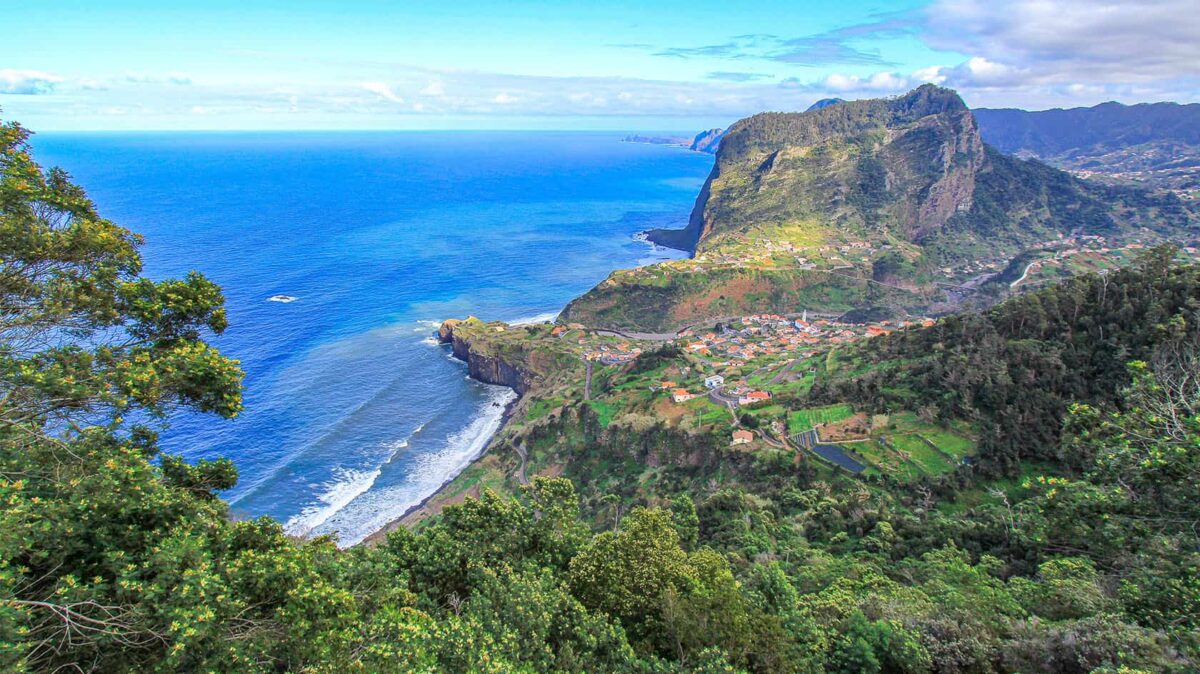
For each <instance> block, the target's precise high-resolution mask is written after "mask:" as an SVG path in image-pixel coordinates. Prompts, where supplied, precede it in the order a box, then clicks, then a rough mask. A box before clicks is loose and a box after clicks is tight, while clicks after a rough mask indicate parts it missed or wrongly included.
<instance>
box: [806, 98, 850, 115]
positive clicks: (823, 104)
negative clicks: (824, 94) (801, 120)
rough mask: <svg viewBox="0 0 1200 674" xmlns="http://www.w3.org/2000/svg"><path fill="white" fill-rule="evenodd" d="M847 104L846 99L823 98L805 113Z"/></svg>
mask: <svg viewBox="0 0 1200 674" xmlns="http://www.w3.org/2000/svg"><path fill="white" fill-rule="evenodd" d="M845 102H846V101H845V99H841V98H822V99H821V100H819V101H817V102H816V103H813V104H812V105H810V106H808V109H807V110H805V112H812V111H813V110H820V109H821V108H828V107H829V106H831V105H837V104H838V103H845Z"/></svg>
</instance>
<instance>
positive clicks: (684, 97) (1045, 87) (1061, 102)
mask: <svg viewBox="0 0 1200 674" xmlns="http://www.w3.org/2000/svg"><path fill="white" fill-rule="evenodd" d="M0 12H2V15H3V16H5V17H6V23H7V24H8V26H7V27H6V28H5V29H4V39H3V40H2V41H0V108H2V109H3V116H4V117H5V118H15V119H19V120H20V121H22V123H24V124H25V125H26V126H29V127H31V128H33V129H35V130H37V129H41V130H54V129H434V128H489V129H492V128H547V129H548V128H581V129H587V128H596V129H678V130H691V129H696V128H700V127H708V126H723V125H725V124H728V123H729V122H731V121H733V120H735V119H738V118H740V117H743V116H746V115H749V114H753V113H755V112H759V111H762V110H795V109H804V108H805V107H807V106H808V105H809V104H811V103H812V102H813V101H815V100H817V99H819V98H823V97H828V96H838V97H842V98H863V97H873V96H883V95H893V94H897V93H902V92H903V91H905V90H907V89H910V88H912V87H913V86H916V85H918V84H921V83H922V82H926V81H932V82H936V83H940V84H944V85H946V86H952V87H954V88H956V89H958V90H959V91H960V92H961V93H962V94H963V97H964V98H965V99H966V100H967V102H968V103H969V104H971V105H973V106H977V107H981V106H991V107H995V106H1012V107H1025V108H1032V109H1040V108H1046V107H1056V106H1073V105H1091V104H1094V103H1098V102H1102V101H1105V100H1114V99H1115V100H1120V101H1123V102H1128V103H1134V102H1140V101H1154V100H1177V101H1180V102H1193V101H1196V100H1200V66H1198V65H1197V64H1200V40H1198V39H1197V36H1200V12H1197V11H1195V5H1194V0H1142V1H1141V2H1136V3H1135V2H1108V1H1107V0H1064V1H1059V2H1048V1H1046V0H1011V1H1009V2H996V1H995V0H932V1H930V0H919V1H907V0H906V1H900V2H881V1H879V0H874V1H869V2H860V1H858V0H842V1H840V2H798V1H796V0H791V1H789V2H777V1H775V0H756V1H754V2H736V3H735V2H728V1H726V2H710V1H707V0H689V1H687V2H677V1H675V0H667V1H655V2H649V1H646V0H641V1H640V2H627V1H624V0H622V1H620V2H603V1H601V0H593V1H592V2H568V1H560V2H555V3H549V2H528V1H522V0H509V1H507V2H479V1H476V0H442V1H440V2H428V1H421V2H404V1H392V2H382V1H376V2H350V1H346V2H318V1H315V0H291V1H289V2H263V1H260V0H241V1H238V2H228V1H226V0H207V1H204V2H188V1H185V0H175V1H171V2H165V1H163V0H159V1H158V2H145V1H130V0H104V1H102V2H101V1H97V2H70V1H58V2H28V1H25V0H21V1H16V2H13V1H11V0H0Z"/></svg>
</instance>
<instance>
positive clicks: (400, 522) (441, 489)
mask: <svg viewBox="0 0 1200 674" xmlns="http://www.w3.org/2000/svg"><path fill="white" fill-rule="evenodd" d="M685 149H686V148H685ZM652 231H654V230H643V231H639V232H637V233H635V234H634V235H633V239H634V240H635V241H639V242H642V243H645V244H646V245H648V246H650V247H651V248H652V249H655V248H658V247H659V246H661V244H659V243H657V242H655V241H653V240H651V239H650V238H649V236H650V234H651V232H652ZM652 264H653V263H652ZM565 309H566V305H564V306H563V309H560V310H559V311H558V312H556V313H555V314H554V317H555V318H557V317H558V316H561V315H562V312H563V311H564V310H565ZM548 316H550V314H549V312H547V313H545V314H537V315H534V316H530V317H528V318H525V319H517V320H516V321H514V322H513V323H511V325H522V324H529V323H534V322H541V319H543V318H545V317H548ZM434 339H436V340H438V341H439V343H440V344H441V345H442V346H449V347H450V348H451V353H452V354H453V346H452V345H451V343H450V342H448V341H443V340H442V337H441V336H440V335H439V334H438V332H437V331H435V332H434ZM453 355H454V357H455V358H458V359H459V360H462V361H463V362H467V360H466V359H464V358H460V357H459V356H458V355H457V354H453ZM472 378H473V379H477V378H475V377H472ZM477 381H482V380H478V379H477ZM505 386H506V387H507V388H508V389H509V390H511V391H513V392H514V393H516V394H517V396H516V398H514V399H513V400H512V401H511V402H509V403H508V404H507V405H505V407H504V412H503V414H502V415H501V421H500V425H499V426H497V427H496V430H494V431H492V434H491V435H490V436H489V437H488V439H487V442H486V443H484V445H483V449H482V450H481V451H480V452H479V454H477V455H476V456H474V457H472V458H471V460H470V461H468V462H466V463H465V464H464V465H463V467H462V469H461V470H459V471H458V472H456V473H454V474H452V475H447V476H446V479H445V480H443V481H442V483H441V485H439V486H438V488H437V489H435V490H434V491H432V492H430V493H429V495H428V496H426V497H425V498H423V499H421V500H420V501H419V502H418V503H416V504H414V505H412V506H411V507H409V508H408V509H407V510H405V511H404V512H403V513H402V514H401V515H400V516H399V517H396V518H394V519H392V520H390V521H389V522H388V523H387V524H385V525H383V526H382V527H380V528H379V529H377V530H375V531H373V532H371V533H370V534H368V535H367V536H365V537H364V538H363V539H362V540H361V541H359V542H358V543H355V545H377V544H379V543H380V542H382V541H383V540H384V539H385V538H387V535H388V534H390V533H391V532H393V531H396V530H397V529H399V528H400V527H403V526H410V525H414V524H416V523H417V522H420V521H422V520H424V519H426V518H428V517H431V516H434V515H436V514H438V513H440V512H441V509H442V508H443V507H445V506H447V505H453V504H455V503H458V502H461V500H462V499H464V498H466V497H467V496H478V495H479V494H478V493H474V494H472V493H470V492H472V491H477V487H476V488H475V489H474V490H472V489H468V490H464V492H463V493H461V494H457V495H455V496H454V497H452V498H450V499H447V500H446V502H445V503H439V504H436V505H435V506H434V507H432V508H431V507H430V506H431V505H433V504H434V501H436V500H437V499H439V498H441V497H443V496H444V495H445V492H446V490H447V488H449V487H450V485H451V484H453V483H454V481H455V480H457V479H458V478H459V477H460V476H462V474H463V473H465V472H466V471H468V470H470V469H471V468H472V467H474V466H476V465H477V464H478V463H479V462H481V461H484V460H486V459H487V457H489V456H492V455H491V454H490V450H491V449H492V443H493V442H494V441H495V439H496V437H497V436H498V435H500V433H501V432H502V431H504V429H505V428H507V427H508V423H509V421H510V420H511V419H512V417H513V415H514V413H515V412H516V410H517V407H518V406H519V405H521V403H523V402H524V401H525V394H526V393H527V392H523V391H520V390H518V389H517V388H516V387H514V386H507V385H505ZM421 513H425V516H424V517H420V518H417V517H416V516H417V515H419V514H421ZM352 547H353V546H352Z"/></svg>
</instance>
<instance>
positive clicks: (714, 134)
mask: <svg viewBox="0 0 1200 674" xmlns="http://www.w3.org/2000/svg"><path fill="white" fill-rule="evenodd" d="M724 135H725V130H724V129H709V130H708V131H701V132H700V133H698V134H696V137H695V138H694V139H692V145H691V147H692V149H693V150H695V151H697V152H707V153H709V154H716V153H717V148H718V147H720V145H721V138H722V137H723V136H724Z"/></svg>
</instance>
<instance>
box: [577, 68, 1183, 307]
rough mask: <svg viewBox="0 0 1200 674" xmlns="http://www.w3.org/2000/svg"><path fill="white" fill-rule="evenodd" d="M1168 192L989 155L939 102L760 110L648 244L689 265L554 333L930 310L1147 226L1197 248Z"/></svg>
mask: <svg viewBox="0 0 1200 674" xmlns="http://www.w3.org/2000/svg"><path fill="white" fill-rule="evenodd" d="M1196 221H1197V216H1196V209H1195V208H1194V207H1192V206H1189V205H1188V204H1186V203H1184V202H1182V201H1181V200H1179V199H1177V198H1175V197H1173V196H1172V195H1163V194H1154V193H1150V192H1147V191H1144V190H1139V189H1134V188H1128V187H1116V186H1108V185H1103V184H1094V183H1091V182H1088V181H1083V180H1080V179H1078V178H1076V177H1074V176H1072V175H1070V174H1068V173H1066V172H1064V171H1060V170H1057V169H1055V168H1052V167H1050V166H1047V165H1045V164H1042V163H1039V162H1031V161H1023V160H1020V159H1017V158H1014V157H1010V156H1006V155H1004V154H1002V153H1000V152H998V151H996V150H995V149H993V148H991V147H989V146H987V145H986V144H985V143H984V140H983V137H982V135H981V133H980V130H979V125H978V123H977V122H976V120H975V117H974V115H973V114H972V112H971V111H970V110H969V109H968V108H967V106H966V105H965V104H964V103H963V101H962V99H961V98H959V96H958V94H957V93H955V92H954V91H951V90H949V89H944V88H940V87H936V86H933V85H925V86H922V87H920V88H918V89H916V90H914V91H912V92H910V93H908V94H906V95H904V96H900V97H897V98H889V99H874V100H862V101H846V102H837V103H834V104H829V105H825V106H822V107H815V109H812V110H810V111H808V112H805V113H764V114H760V115H755V116H753V117H749V118H747V119H744V120H741V121H739V122H737V123H736V124H734V125H733V126H732V127H730V128H729V130H728V131H727V132H726V133H725V134H724V136H723V138H722V140H721V143H720V149H719V150H718V151H717V158H716V161H715V163H714V166H713V169H712V172H711V173H710V175H709V177H708V179H707V180H706V181H705V184H704V186H703V188H702V189H701V191H700V194H699V196H698V197H697V199H696V205H695V207H694V209H693V210H692V214H691V217H690V219H689V222H688V225H687V227H685V228H684V229H680V230H654V231H651V232H648V233H647V235H648V238H649V240H650V241H652V242H654V243H657V244H660V245H664V246H669V247H673V248H679V249H682V250H687V251H689V252H691V253H692V258H693V260H692V262H691V263H690V264H667V265H660V266H659V268H658V269H656V270H635V271H632V272H617V273H614V274H613V275H611V276H610V277H609V278H608V279H606V280H605V281H604V282H603V283H601V284H600V285H598V286H597V287H596V288H594V289H593V290H592V291H590V292H588V293H587V294H585V295H583V296H582V297H580V298H578V299H576V300H575V301H574V302H572V303H571V304H570V305H569V306H568V308H567V310H566V311H564V312H563V319H564V320H572V321H577V322H580V323H584V324H586V325H589V326H593V327H619V328H625V329H631V330H639V329H649V330H662V329H666V328H672V327H677V326H680V325H685V324H688V323H691V322H696V321H699V320H707V319H711V318H716V317H721V316H731V315H740V314H745V313H755V312H764V311H765V312H780V313H789V312H795V311H799V310H801V309H809V310H816V311H824V312H830V311H846V310H848V309H861V308H865V307H874V306H885V307H888V308H890V309H900V310H908V311H919V312H922V313H924V312H926V311H927V310H929V308H930V307H934V306H938V305H943V304H947V303H949V304H954V303H955V302H958V301H961V295H959V296H957V297H950V296H949V295H943V292H944V291H943V290H942V288H944V287H947V286H954V285H958V284H963V283H972V282H978V281H977V280H976V281H972V280H973V279H981V278H982V275H983V274H986V273H988V272H989V271H998V270H999V269H1003V268H1004V266H1005V265H1006V264H1007V263H1008V261H1009V260H1011V259H1012V258H1013V257H1015V256H1017V255H1019V254H1021V253H1022V252H1023V251H1024V250H1026V249H1028V248H1029V247H1031V246H1038V245H1041V244H1042V243H1043V242H1046V241H1058V240H1062V239H1063V238H1064V237H1071V236H1074V235H1079V234H1089V235H1096V236H1103V237H1107V238H1110V239H1112V242H1113V243H1119V242H1120V241H1121V240H1124V239H1126V238H1129V237H1131V236H1136V235H1137V234H1136V233H1138V232H1142V231H1144V229H1143V228H1145V229H1148V230H1152V232H1153V235H1152V236H1151V237H1149V239H1148V240H1147V241H1139V242H1140V243H1149V242H1153V240H1155V239H1154V237H1160V238H1175V239H1182V238H1186V237H1187V236H1191V235H1193V232H1194V231H1195V229H1194V227H1195V223H1196Z"/></svg>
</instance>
